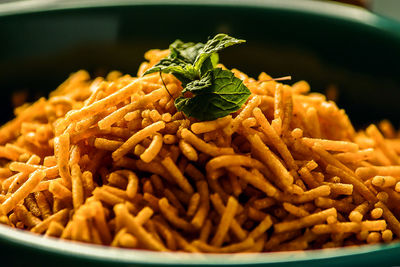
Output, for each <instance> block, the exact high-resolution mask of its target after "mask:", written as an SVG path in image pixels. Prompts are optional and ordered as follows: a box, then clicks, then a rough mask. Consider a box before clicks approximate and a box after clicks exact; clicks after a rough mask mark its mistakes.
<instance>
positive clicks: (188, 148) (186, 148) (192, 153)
mask: <svg viewBox="0 0 400 267" xmlns="http://www.w3.org/2000/svg"><path fill="white" fill-rule="evenodd" d="M179 148H180V150H181V151H182V154H183V155H185V157H186V158H187V159H188V160H191V161H197V160H198V158H199V156H198V154H197V151H196V150H195V149H194V148H193V146H192V145H191V144H189V143H188V142H186V141H185V140H182V139H181V140H179Z"/></svg>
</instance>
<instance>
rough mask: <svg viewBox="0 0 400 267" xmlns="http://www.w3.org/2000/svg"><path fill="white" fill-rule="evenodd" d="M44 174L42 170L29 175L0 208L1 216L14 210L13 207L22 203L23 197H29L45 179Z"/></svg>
mask: <svg viewBox="0 0 400 267" xmlns="http://www.w3.org/2000/svg"><path fill="white" fill-rule="evenodd" d="M45 175H46V174H45V172H44V171H42V170H37V171H35V172H33V173H32V174H31V175H29V178H28V180H27V181H26V182H25V183H24V184H23V185H21V187H20V188H18V190H17V191H15V193H13V194H11V196H10V197H8V198H7V199H6V200H5V201H4V202H3V203H2V204H1V206H0V211H1V214H4V215H6V214H8V213H9V212H10V211H11V210H13V209H14V208H15V205H16V204H17V203H19V202H20V201H22V200H23V199H24V198H25V197H27V196H28V195H29V193H30V192H31V191H33V189H35V187H36V186H37V185H38V184H39V183H40V181H41V180H42V179H43V178H44V177H45Z"/></svg>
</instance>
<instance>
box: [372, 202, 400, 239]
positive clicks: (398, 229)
mask: <svg viewBox="0 0 400 267" xmlns="http://www.w3.org/2000/svg"><path fill="white" fill-rule="evenodd" d="M375 207H376V208H381V209H382V210H383V218H384V219H385V220H386V222H387V224H388V225H389V228H390V230H392V232H393V233H395V234H396V235H397V236H400V223H399V221H398V220H397V218H396V217H395V216H394V215H393V213H392V212H391V211H390V210H389V209H388V207H387V206H386V205H385V204H384V203H383V202H381V201H378V202H377V203H376V204H375Z"/></svg>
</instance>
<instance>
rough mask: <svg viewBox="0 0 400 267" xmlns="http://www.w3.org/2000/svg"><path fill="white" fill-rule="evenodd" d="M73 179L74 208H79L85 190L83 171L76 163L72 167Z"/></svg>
mask: <svg viewBox="0 0 400 267" xmlns="http://www.w3.org/2000/svg"><path fill="white" fill-rule="evenodd" d="M71 179H72V203H73V205H74V209H78V208H79V207H80V206H81V205H82V204H83V201H84V197H85V195H84V192H83V185H82V173H81V169H80V167H79V165H78V164H74V165H72V167H71Z"/></svg>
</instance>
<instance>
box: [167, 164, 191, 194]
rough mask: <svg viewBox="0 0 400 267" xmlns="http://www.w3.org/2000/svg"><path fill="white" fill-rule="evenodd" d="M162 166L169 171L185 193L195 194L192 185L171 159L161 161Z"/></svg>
mask: <svg viewBox="0 0 400 267" xmlns="http://www.w3.org/2000/svg"><path fill="white" fill-rule="evenodd" d="M161 164H162V165H163V166H164V167H165V169H167V171H168V172H169V173H170V174H171V176H172V177H173V179H174V180H175V182H176V183H177V184H178V185H179V187H180V188H182V190H183V191H184V192H185V193H188V194H193V192H194V191H193V188H192V186H191V185H190V183H189V181H188V180H187V179H186V177H184V176H183V174H182V173H181V171H180V170H179V168H178V167H177V166H176V165H175V163H174V162H173V161H172V159H171V158H170V157H166V158H164V159H163V160H162V161H161Z"/></svg>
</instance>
